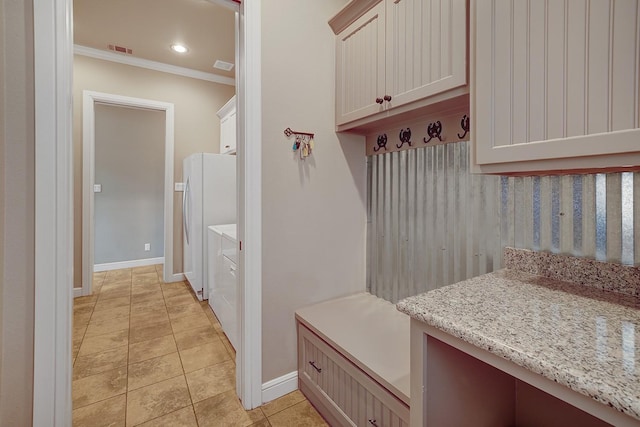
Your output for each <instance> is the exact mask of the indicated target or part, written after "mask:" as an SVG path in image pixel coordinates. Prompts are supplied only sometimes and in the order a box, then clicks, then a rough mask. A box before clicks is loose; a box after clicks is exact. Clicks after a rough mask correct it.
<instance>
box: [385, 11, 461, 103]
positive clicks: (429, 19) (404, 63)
mask: <svg viewBox="0 0 640 427" xmlns="http://www.w3.org/2000/svg"><path fill="white" fill-rule="evenodd" d="M385 4H386V12H387V15H386V20H387V21H386V22H387V27H386V30H387V32H386V35H387V37H386V90H385V94H389V95H391V96H392V100H391V102H390V105H391V106H392V107H393V106H398V105H403V104H407V103H409V102H413V101H416V100H419V99H423V98H427V97H429V96H433V95H436V94H439V93H442V92H446V91H448V90H450V89H453V88H456V87H459V86H464V85H466V84H467V6H466V2H465V1H455V0H388V1H386V2H385Z"/></svg>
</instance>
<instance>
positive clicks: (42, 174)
mask: <svg viewBox="0 0 640 427" xmlns="http://www.w3.org/2000/svg"><path fill="white" fill-rule="evenodd" d="M212 1H222V0H212ZM224 2H225V3H228V4H235V7H238V5H237V3H240V2H239V1H237V2H235V3H234V1H233V0H224ZM33 8H34V9H33V16H34V51H35V67H34V70H35V83H36V90H35V113H36V117H37V119H36V129H35V133H36V137H35V140H36V163H37V164H38V168H37V173H36V188H37V190H36V236H35V240H36V261H35V262H36V266H35V270H36V271H35V275H36V279H35V295H36V296H35V313H36V317H35V320H34V324H35V327H34V329H35V330H34V347H35V352H34V396H33V425H36V426H39V425H42V426H45V425H56V426H64V425H69V424H70V422H71V366H70V364H69V360H70V355H71V311H72V309H71V297H72V292H71V286H70V285H71V283H72V277H73V270H72V265H73V256H72V243H73V227H72V222H71V220H72V211H73V209H72V197H73V193H72V185H71V178H72V144H71V133H72V111H71V103H70V102H69V97H70V94H71V88H72V78H71V77H72V60H73V35H72V28H71V25H70V23H71V22H73V16H72V15H73V12H72V2H71V0H54V1H50V0H34V3H33ZM237 16H238V17H237V22H238V23H239V24H238V27H237V28H239V33H238V43H237V44H236V46H237V51H236V52H237V55H238V60H237V63H238V74H237V83H238V86H237V87H238V171H239V176H240V177H241V178H242V179H241V181H240V185H239V193H238V199H239V201H238V207H239V218H238V239H239V240H240V241H242V242H243V249H242V251H241V252H240V254H239V262H240V264H241V265H242V272H241V274H240V276H239V277H238V281H239V287H240V290H241V292H242V296H241V297H240V298H241V306H242V307H243V312H242V315H241V318H242V323H241V325H240V328H241V330H242V334H241V344H240V346H239V347H240V349H239V353H238V356H239V357H238V359H237V360H238V367H239V370H240V378H241V395H242V396H241V398H242V402H243V405H244V406H245V408H254V407H256V406H259V405H260V404H261V403H262V398H261V393H262V390H261V387H262V381H261V380H262V369H261V365H262V345H261V344H262V343H261V339H262V333H261V331H262V322H261V308H262V299H261V298H262V293H261V288H262V267H261V251H262V239H261V236H262V226H261V222H262V219H261V217H262V206H261V201H262V197H261V186H262V184H261V161H262V141H261V137H262V123H261V117H262V114H261V112H262V99H261V71H260V70H261V53H260V52H261V42H260V37H261V6H260V2H259V1H256V0H246V1H243V2H242V3H240V5H239V15H237ZM166 218H167V215H166V212H165V221H166ZM167 248H168V247H167V246H166V245H165V250H166V249H167ZM166 257H168V254H166V253H165V258H166ZM52 271H53V272H55V274H53V275H52V273H51V272H52Z"/></svg>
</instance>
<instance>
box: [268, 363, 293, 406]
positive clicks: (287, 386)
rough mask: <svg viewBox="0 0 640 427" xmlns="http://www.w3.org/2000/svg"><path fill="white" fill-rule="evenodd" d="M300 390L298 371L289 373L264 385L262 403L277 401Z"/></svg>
mask: <svg viewBox="0 0 640 427" xmlns="http://www.w3.org/2000/svg"><path fill="white" fill-rule="evenodd" d="M297 389H298V371H293V372H289V373H288V374H285V375H283V376H281V377H278V378H274V379H272V380H271V381H267V382H266V383H264V384H262V403H263V404H264V403H267V402H270V401H272V400H275V399H277V398H279V397H282V396H284V395H285V394H288V393H291V392H292V391H296V390H297Z"/></svg>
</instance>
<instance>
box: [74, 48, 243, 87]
mask: <svg viewBox="0 0 640 427" xmlns="http://www.w3.org/2000/svg"><path fill="white" fill-rule="evenodd" d="M73 53H74V54H76V55H82V56H88V57H90V58H95V59H101V60H103V61H110V62H117V63H120V64H125V65H131V66H132V67H139V68H146V69H148V70H154V71H160V72H162V73H169V74H175V75H178V76H183V77H190V78H192V79H199V80H206V81H208V82H213V83H220V84H223V85H229V86H235V85H236V81H235V79H234V78H232V77H225V76H219V75H217V74H213V73H205V72H204V71H198V70H193V69H191V68H184V67H178V66H175V65H169V64H165V63H162V62H156V61H149V60H148V59H141V58H134V57H132V56H124V55H122V54H118V53H113V52H108V51H105V50H100V49H94V48H91V47H86V46H81V45H77V44H76V45H73Z"/></svg>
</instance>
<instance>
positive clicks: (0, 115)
mask: <svg viewBox="0 0 640 427" xmlns="http://www.w3.org/2000/svg"><path fill="white" fill-rule="evenodd" d="M0 28H3V29H4V28H6V26H5V25H4V0H3V1H2V2H0ZM5 39H6V37H5V34H4V30H2V31H1V32H0V76H6V75H7V73H6V70H5V61H4V41H5ZM4 86H5V77H3V78H2V79H1V80H0V171H2V172H0V313H2V312H3V311H4V310H3V309H2V307H3V304H4V300H3V294H4V171H5V170H6V168H5V164H4V140H5V137H4V113H5V107H4V105H5V102H6V100H5V94H4ZM2 325H3V322H2V316H1V315H0V378H2V376H3V375H2V367H3V364H2V342H3V333H2V331H3V329H2ZM1 421H2V420H1V419H0V423H1Z"/></svg>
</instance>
